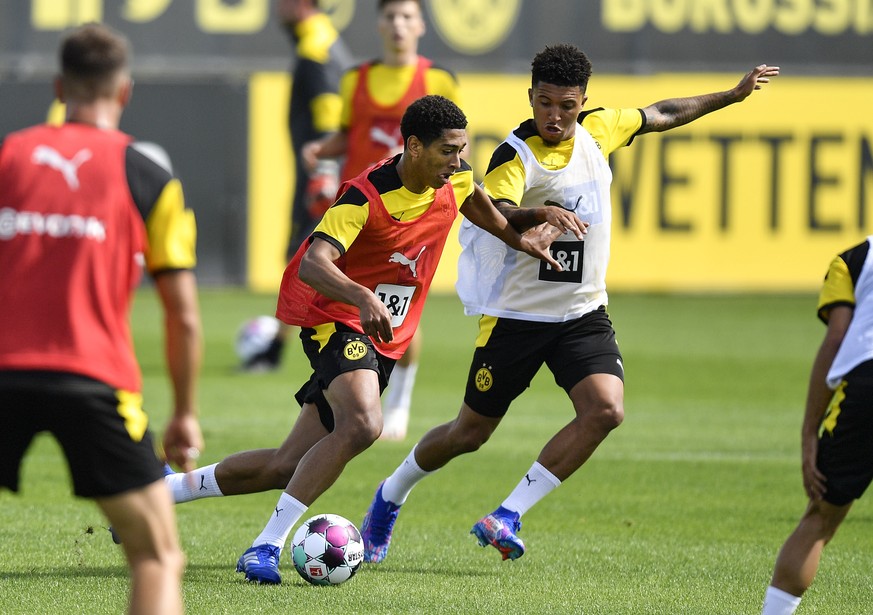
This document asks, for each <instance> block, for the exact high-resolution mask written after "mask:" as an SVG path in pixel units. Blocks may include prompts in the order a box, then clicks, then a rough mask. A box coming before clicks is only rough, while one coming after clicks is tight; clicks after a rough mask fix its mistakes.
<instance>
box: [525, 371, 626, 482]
mask: <svg viewBox="0 0 873 615" xmlns="http://www.w3.org/2000/svg"><path fill="white" fill-rule="evenodd" d="M570 400H571V401H572V402H573V407H574V408H575V410H576V417H575V418H574V419H573V420H572V421H570V423H568V424H567V425H565V426H564V428H563V429H561V430H560V431H559V432H558V433H556V434H555V435H554V437H552V439H551V440H550V441H549V442H548V443H547V444H546V446H545V447H543V450H542V451H541V452H540V456H539V457H538V458H537V461H538V462H539V463H540V464H541V465H542V466H543V467H545V468H547V469H548V470H549V471H550V472H551V473H552V474H554V475H555V476H556V477H557V478H558V480H560V481H564V480H566V479H567V478H569V477H570V475H572V474H573V472H575V471H576V470H578V469H579V468H580V467H581V466H582V464H584V463H585V462H586V461H588V459H589V458H590V457H591V455H592V454H593V453H594V451H595V450H596V449H597V447H598V446H599V445H600V443H601V442H603V440H604V439H606V436H608V435H609V432H611V431H612V430H613V429H615V428H616V427H618V426H619V425H621V423H622V421H623V420H624V383H623V382H622V381H621V378H619V377H617V376H613V375H612V374H592V375H591V376H588V377H586V378H585V379H583V380H582V381H580V382H579V383H578V384H576V386H574V387H573V388H572V389H571V390H570Z"/></svg>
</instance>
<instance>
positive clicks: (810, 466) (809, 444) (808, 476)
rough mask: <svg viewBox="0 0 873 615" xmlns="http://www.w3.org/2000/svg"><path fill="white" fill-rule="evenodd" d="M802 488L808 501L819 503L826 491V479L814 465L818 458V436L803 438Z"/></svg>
mask: <svg viewBox="0 0 873 615" xmlns="http://www.w3.org/2000/svg"><path fill="white" fill-rule="evenodd" d="M802 452H803V454H802V457H803V461H802V464H801V465H802V467H801V469H802V472H803V488H804V490H805V491H806V495H808V496H809V499H810V500H815V501H819V500H821V499H822V498H823V497H824V494H825V492H826V491H827V478H826V477H825V475H824V474H822V473H821V471H820V470H819V469H818V466H817V465H816V459H817V458H818V436H817V435H816V436H809V437H806V436H804V438H803V445H802Z"/></svg>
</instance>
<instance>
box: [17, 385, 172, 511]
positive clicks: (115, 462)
mask: <svg viewBox="0 0 873 615" xmlns="http://www.w3.org/2000/svg"><path fill="white" fill-rule="evenodd" d="M147 427H148V417H147V416H146V414H145V412H143V410H142V398H141V397H140V396H139V395H138V394H136V395H132V394H130V393H126V392H123V391H116V390H115V389H113V388H112V387H110V386H109V385H107V384H105V383H102V382H99V381H97V380H92V379H91V378H86V377H84V376H79V375H76V374H67V373H59V372H31V371H27V372H18V371H2V372H0V487H7V488H9V489H11V490H12V491H18V487H19V485H18V483H19V469H20V466H21V460H22V458H23V457H24V454H25V452H26V451H27V448H28V447H29V446H30V443H31V441H32V440H33V438H34V436H35V435H36V434H37V433H40V432H43V431H46V432H49V433H51V434H53V435H54V437H55V439H57V441H58V443H59V444H60V445H61V448H62V449H63V451H64V454H65V456H66V458H67V463H68V464H69V467H70V474H71V475H72V478H73V492H74V493H75V494H76V495H78V496H81V497H89V498H94V497H107V496H112V495H118V494H120V493H123V492H125V491H129V490H131V489H138V488H141V487H144V486H146V485H149V484H151V483H153V482H155V481H157V480H160V479H161V477H162V476H163V464H162V463H161V462H160V461H159V460H158V457H157V455H156V454H155V448H154V444H153V441H152V437H151V434H150V433H149V431H148V429H147Z"/></svg>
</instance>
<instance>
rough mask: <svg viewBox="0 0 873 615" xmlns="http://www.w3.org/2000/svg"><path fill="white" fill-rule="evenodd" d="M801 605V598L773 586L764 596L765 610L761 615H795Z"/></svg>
mask: <svg viewBox="0 0 873 615" xmlns="http://www.w3.org/2000/svg"><path fill="white" fill-rule="evenodd" d="M799 604H800V596H794V595H792V594H789V593H788V592H786V591H782V590H781V589H779V588H777V587H773V586H772V585H771V586H770V587H768V588H767V593H765V594H764V608H763V610H762V611H761V615H794V611H796V610H797V606H798V605H799Z"/></svg>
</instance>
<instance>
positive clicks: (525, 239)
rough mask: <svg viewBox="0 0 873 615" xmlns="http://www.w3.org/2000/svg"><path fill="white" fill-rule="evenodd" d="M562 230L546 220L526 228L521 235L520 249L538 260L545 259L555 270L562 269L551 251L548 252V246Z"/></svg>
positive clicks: (561, 233)
mask: <svg viewBox="0 0 873 615" xmlns="http://www.w3.org/2000/svg"><path fill="white" fill-rule="evenodd" d="M563 234H564V232H563V231H562V230H560V229H559V228H558V227H556V226H552V225H551V224H549V223H548V222H543V223H542V224H539V225H537V226H535V227H533V228H530V229H528V230H526V231H525V232H524V233H522V235H521V249H522V250H523V251H524V252H525V253H527V254H530V255H531V256H533V257H534V258H538V259H540V260H543V261H546V262H547V263H548V264H549V265H551V266H552V268H554V269H555V270H556V271H563V270H564V268H563V267H561V265H560V264H559V263H558V261H556V260H555V259H554V257H553V256H552V253H551V252H549V246H550V245H552V242H553V241H555V239H557V238H558V237H560V236H561V235H563Z"/></svg>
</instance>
